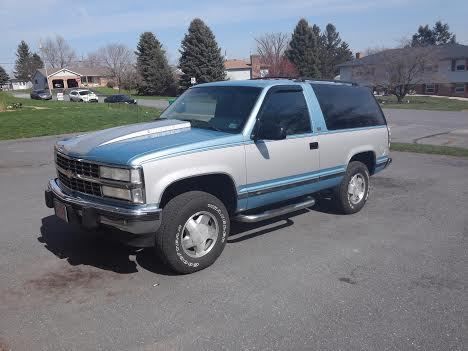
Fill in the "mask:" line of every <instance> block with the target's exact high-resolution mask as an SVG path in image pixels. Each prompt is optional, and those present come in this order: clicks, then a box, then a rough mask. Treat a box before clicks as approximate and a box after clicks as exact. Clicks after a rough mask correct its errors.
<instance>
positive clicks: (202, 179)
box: [159, 174, 237, 214]
mask: <svg viewBox="0 0 468 351" xmlns="http://www.w3.org/2000/svg"><path fill="white" fill-rule="evenodd" d="M194 190H199V191H204V192H206V193H209V194H211V195H213V196H216V197H217V198H218V199H219V200H220V201H221V202H223V204H224V206H226V209H227V210H228V212H229V213H230V214H233V213H234V212H235V211H236V208H237V191H236V186H235V184H234V181H233V180H232V178H231V177H230V176H229V175H227V174H207V175H200V176H194V177H190V178H185V179H181V180H178V181H175V182H174V183H172V184H170V185H169V186H168V187H167V188H166V189H165V190H164V192H163V195H162V197H161V202H160V204H159V206H160V208H164V206H166V204H167V203H168V202H169V201H170V200H171V199H173V198H174V197H176V196H177V195H180V194H183V193H186V192H188V191H194Z"/></svg>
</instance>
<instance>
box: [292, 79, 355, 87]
mask: <svg viewBox="0 0 468 351" xmlns="http://www.w3.org/2000/svg"><path fill="white" fill-rule="evenodd" d="M296 80H297V81H298V82H305V81H312V82H328V83H336V84H348V85H352V86H357V85H358V83H356V82H351V81H346V80H336V79H317V78H310V77H299V78H297V79H296Z"/></svg>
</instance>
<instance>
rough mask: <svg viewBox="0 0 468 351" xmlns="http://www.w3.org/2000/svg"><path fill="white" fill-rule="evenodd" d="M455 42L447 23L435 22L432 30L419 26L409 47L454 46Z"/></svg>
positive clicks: (426, 26)
mask: <svg viewBox="0 0 468 351" xmlns="http://www.w3.org/2000/svg"><path fill="white" fill-rule="evenodd" d="M456 42H457V40H456V37H455V34H453V33H452V32H450V27H449V25H448V24H447V23H442V22H441V21H437V22H436V23H435V25H434V27H433V28H429V26H428V25H427V24H426V25H425V26H419V28H418V32H417V33H415V34H413V38H412V41H411V46H413V47H415V46H430V45H443V44H455V43H456Z"/></svg>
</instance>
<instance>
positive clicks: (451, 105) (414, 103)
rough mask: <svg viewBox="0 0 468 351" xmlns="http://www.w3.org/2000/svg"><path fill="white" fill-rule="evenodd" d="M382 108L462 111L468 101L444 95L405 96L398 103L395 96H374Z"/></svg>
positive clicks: (466, 108)
mask: <svg viewBox="0 0 468 351" xmlns="http://www.w3.org/2000/svg"><path fill="white" fill-rule="evenodd" d="M376 98H377V101H379V102H380V106H381V107H382V108H405V109H411V110H437V111H462V110H468V101H462V100H455V99H448V98H445V97H440V98H436V97H430V96H406V97H405V98H404V99H403V103H401V104H399V103H398V102H397V99H396V97H395V96H376Z"/></svg>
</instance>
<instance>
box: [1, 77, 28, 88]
mask: <svg viewBox="0 0 468 351" xmlns="http://www.w3.org/2000/svg"><path fill="white" fill-rule="evenodd" d="M32 86H33V85H32V83H31V82H27V81H24V80H21V79H16V78H13V79H10V80H9V81H8V82H7V83H5V84H2V86H1V87H0V88H1V90H25V89H31V88H32Z"/></svg>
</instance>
